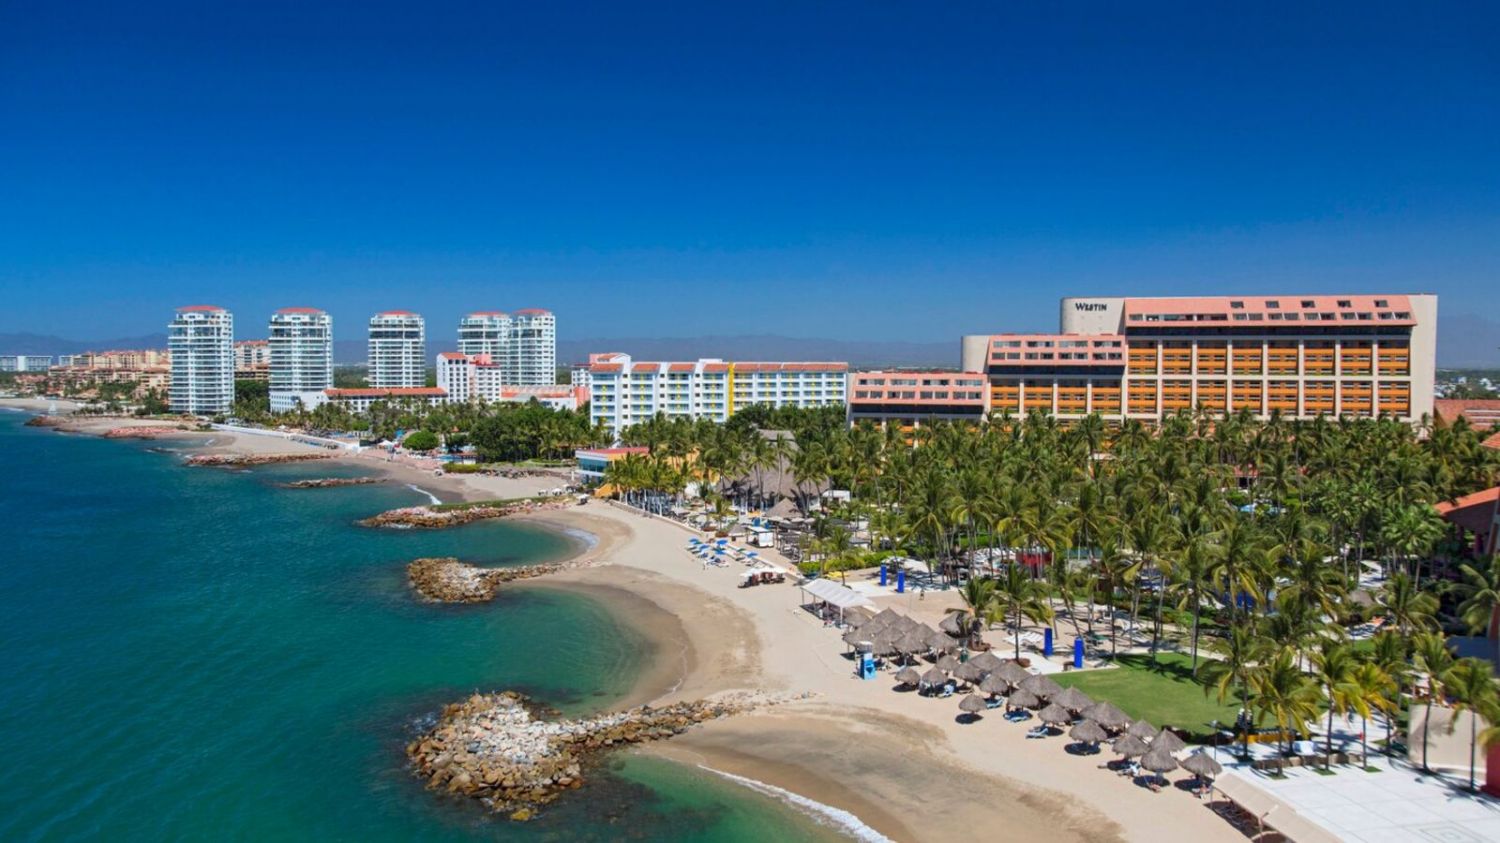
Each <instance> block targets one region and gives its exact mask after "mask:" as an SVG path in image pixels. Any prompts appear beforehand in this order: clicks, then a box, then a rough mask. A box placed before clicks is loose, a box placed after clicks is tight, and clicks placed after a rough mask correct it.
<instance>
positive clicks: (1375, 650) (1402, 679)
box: [1370, 629, 1412, 760]
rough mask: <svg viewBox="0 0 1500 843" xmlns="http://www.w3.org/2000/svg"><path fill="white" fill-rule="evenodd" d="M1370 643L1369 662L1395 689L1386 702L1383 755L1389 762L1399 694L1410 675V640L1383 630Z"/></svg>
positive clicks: (1389, 630)
mask: <svg viewBox="0 0 1500 843" xmlns="http://www.w3.org/2000/svg"><path fill="white" fill-rule="evenodd" d="M1370 643H1371V644H1372V645H1373V646H1372V647H1371V648H1370V662H1371V663H1372V664H1374V665H1376V666H1377V667H1379V668H1380V670H1381V671H1382V672H1383V673H1385V675H1386V676H1389V677H1390V679H1391V682H1393V683H1394V684H1395V689H1394V691H1393V693H1392V694H1391V696H1390V699H1389V700H1388V703H1389V706H1390V707H1389V709H1387V710H1386V719H1385V755H1386V759H1387V760H1390V759H1391V758H1392V757H1393V753H1392V749H1391V743H1392V738H1393V736H1394V733H1395V726H1396V714H1397V713H1399V712H1400V710H1401V692H1402V689H1403V688H1405V687H1406V683H1407V681H1408V680H1409V679H1410V678H1411V674H1412V666H1411V661H1410V659H1409V656H1410V654H1411V639H1409V638H1407V637H1406V636H1404V635H1402V634H1401V633H1399V632H1397V631H1396V630H1394V629H1385V630H1381V631H1380V632H1377V633H1375V637H1374V638H1372V639H1371V640H1370Z"/></svg>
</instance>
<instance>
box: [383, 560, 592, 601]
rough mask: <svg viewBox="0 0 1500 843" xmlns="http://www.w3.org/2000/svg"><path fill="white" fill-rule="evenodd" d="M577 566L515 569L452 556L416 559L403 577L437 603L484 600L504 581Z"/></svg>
mask: <svg viewBox="0 0 1500 843" xmlns="http://www.w3.org/2000/svg"><path fill="white" fill-rule="evenodd" d="M573 567H577V565H576V564H573V563H568V562H548V563H543V564H540V565H522V566H519V567H514V568H481V567H479V566H477V565H469V564H466V563H463V562H460V561H458V560H457V559H454V558H453V557H451V556H449V557H441V558H429V559H417V560H415V561H413V562H412V563H411V564H409V565H407V566H406V579H407V582H409V583H411V587H412V588H413V589H415V590H416V592H417V593H418V594H420V595H422V596H423V597H425V598H427V599H428V600H432V601H435V602H438V603H483V602H485V601H487V600H493V599H494V598H495V594H496V593H497V592H499V590H500V586H501V584H503V583H508V582H513V581H515V580H524V579H530V578H532V577H540V576H544V575H546V574H555V573H557V572H558V571H563V570H566V569H568V568H573Z"/></svg>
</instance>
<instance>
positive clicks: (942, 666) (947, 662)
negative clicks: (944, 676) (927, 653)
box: [937, 655, 962, 673]
mask: <svg viewBox="0 0 1500 843" xmlns="http://www.w3.org/2000/svg"><path fill="white" fill-rule="evenodd" d="M960 664H962V662H960V661H959V660H958V659H956V658H954V657H953V656H949V655H945V656H943V657H942V658H939V659H938V660H937V669H938V670H946V671H948V672H949V673H952V672H953V671H955V670H958V666H959V665H960Z"/></svg>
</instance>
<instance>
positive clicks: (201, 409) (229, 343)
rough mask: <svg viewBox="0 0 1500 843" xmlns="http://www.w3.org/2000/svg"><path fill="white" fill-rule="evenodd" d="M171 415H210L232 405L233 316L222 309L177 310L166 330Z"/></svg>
mask: <svg viewBox="0 0 1500 843" xmlns="http://www.w3.org/2000/svg"><path fill="white" fill-rule="evenodd" d="M167 348H168V350H169V351H170V352H171V356H172V385H171V387H170V389H169V390H168V396H169V403H170V405H171V408H172V412H174V413H193V414H195V415H213V414H215V413H225V412H228V411H229V406H230V405H231V404H233V403H234V316H233V315H231V314H230V312H229V311H227V310H225V309H224V308H222V307H215V306H213V305H207V304H196V305H190V306H188V307H179V308H178V309H177V314H176V316H174V317H173V319H172V322H171V324H169V325H168V326H167Z"/></svg>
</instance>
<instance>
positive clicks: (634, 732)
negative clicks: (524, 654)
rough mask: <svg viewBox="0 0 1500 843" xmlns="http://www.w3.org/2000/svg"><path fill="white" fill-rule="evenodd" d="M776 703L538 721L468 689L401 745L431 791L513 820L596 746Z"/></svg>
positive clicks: (571, 777) (723, 703)
mask: <svg viewBox="0 0 1500 843" xmlns="http://www.w3.org/2000/svg"><path fill="white" fill-rule="evenodd" d="M779 701H781V699H780V698H773V697H771V696H769V695H761V694H749V693H741V694H729V695H722V696H720V697H717V698H714V699H711V700H699V701H695V702H682V703H674V704H672V705H667V706H662V707H660V708H652V707H650V706H642V707H640V708H632V709H630V710H628V711H621V712H616V713H612V714H602V715H599V716H598V717H590V718H585V719H582V720H544V719H542V718H541V717H539V716H538V714H539V712H537V711H535V710H534V707H533V706H531V705H530V704H529V703H528V702H527V700H526V698H525V697H523V696H521V695H520V694H517V693H515V692H513V691H506V692H503V693H499V694H475V695H473V696H471V697H469V698H468V699H466V700H464V701H463V702H459V703H453V704H451V705H449V706H448V707H446V708H444V709H443V713H442V715H441V716H440V717H439V718H438V721H437V725H435V726H434V727H433V729H432V730H431V731H430V732H428V733H427V734H425V735H423V736H422V737H420V738H418V739H417V740H415V741H412V742H411V743H410V744H408V745H407V747H406V754H407V756H408V757H410V758H411V760H412V764H413V765H414V767H415V770H416V773H417V775H418V776H420V777H421V778H423V779H425V780H426V781H427V786H428V787H429V788H432V789H435V790H445V791H447V792H449V793H457V794H462V795H464V796H469V797H472V798H474V799H478V800H480V801H481V802H483V803H484V804H485V805H486V806H488V807H489V808H491V809H492V810H495V811H501V812H508V813H509V814H510V818H511V819H513V820H528V819H531V818H532V816H533V815H534V814H535V811H536V809H537V808H539V807H541V806H542V805H546V804H547V803H549V802H552V801H553V800H555V799H557V797H558V796H560V795H561V794H562V793H563V792H565V791H567V790H571V789H574V788H578V787H581V786H582V785H583V782H584V774H585V771H586V770H587V769H588V767H589V762H590V761H591V760H592V759H593V758H594V757H595V756H597V755H598V754H600V753H601V752H604V751H607V750H609V749H612V748H617V747H622V746H628V745H630V744H636V743H642V742H645V741H654V740H662V739H664V738H670V737H672V736H673V735H680V734H682V733H683V732H685V731H687V730H688V729H689V728H691V727H692V726H693V725H695V724H697V723H702V722H704V721H706V720H713V719H715V718H719V717H725V716H727V715H731V714H737V713H740V712H744V711H749V710H751V709H754V708H758V707H760V706H762V705H767V704H773V703H775V702H779Z"/></svg>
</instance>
